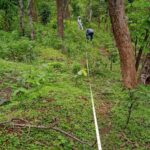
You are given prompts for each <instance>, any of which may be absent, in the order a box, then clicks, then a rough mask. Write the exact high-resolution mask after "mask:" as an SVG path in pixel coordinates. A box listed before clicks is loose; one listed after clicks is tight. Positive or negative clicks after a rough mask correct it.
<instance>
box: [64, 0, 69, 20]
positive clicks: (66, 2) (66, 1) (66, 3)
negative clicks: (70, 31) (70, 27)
mask: <svg viewBox="0 0 150 150" xmlns="http://www.w3.org/2000/svg"><path fill="white" fill-rule="evenodd" d="M69 3H70V0H63V12H64V13H63V18H64V19H69V18H70V10H69Z"/></svg>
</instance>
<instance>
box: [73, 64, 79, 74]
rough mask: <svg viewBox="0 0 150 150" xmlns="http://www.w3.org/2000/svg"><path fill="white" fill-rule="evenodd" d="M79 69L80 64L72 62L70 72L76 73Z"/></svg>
mask: <svg viewBox="0 0 150 150" xmlns="http://www.w3.org/2000/svg"><path fill="white" fill-rule="evenodd" d="M80 70H81V65H80V64H78V63H75V64H73V67H72V72H73V74H77V73H78V72H79V71H80Z"/></svg>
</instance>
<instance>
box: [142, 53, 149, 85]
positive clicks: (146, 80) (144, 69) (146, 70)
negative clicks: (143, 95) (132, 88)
mask: <svg viewBox="0 0 150 150" xmlns="http://www.w3.org/2000/svg"><path fill="white" fill-rule="evenodd" d="M141 82H142V83H144V84H146V85H150V53H148V54H147V56H146V58H145V61H144V64H143V67H142V71H141Z"/></svg>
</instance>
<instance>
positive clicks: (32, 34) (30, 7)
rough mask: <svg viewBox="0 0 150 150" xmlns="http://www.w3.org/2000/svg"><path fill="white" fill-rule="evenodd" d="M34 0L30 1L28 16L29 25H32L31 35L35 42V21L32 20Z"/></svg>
mask: <svg viewBox="0 0 150 150" xmlns="http://www.w3.org/2000/svg"><path fill="white" fill-rule="evenodd" d="M31 2H32V0H28V16H29V23H30V35H31V39H32V40H34V37H35V33H34V27H33V20H32V5H31Z"/></svg>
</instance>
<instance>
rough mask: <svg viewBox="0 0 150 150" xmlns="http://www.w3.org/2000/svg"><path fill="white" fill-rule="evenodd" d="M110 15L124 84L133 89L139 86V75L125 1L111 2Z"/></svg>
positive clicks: (116, 0) (110, 0) (112, 0)
mask: <svg viewBox="0 0 150 150" xmlns="http://www.w3.org/2000/svg"><path fill="white" fill-rule="evenodd" d="M109 14H110V19H111V23H112V29H113V34H114V37H115V41H116V45H117V47H118V50H119V55H120V62H121V72H122V79H123V83H124V86H125V87H126V88H129V89H131V88H133V87H135V86H136V84H137V75H136V68H135V56H134V52H133V47H132V44H131V38H130V33H129V29H128V25H127V23H126V20H125V9H124V0H109Z"/></svg>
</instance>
